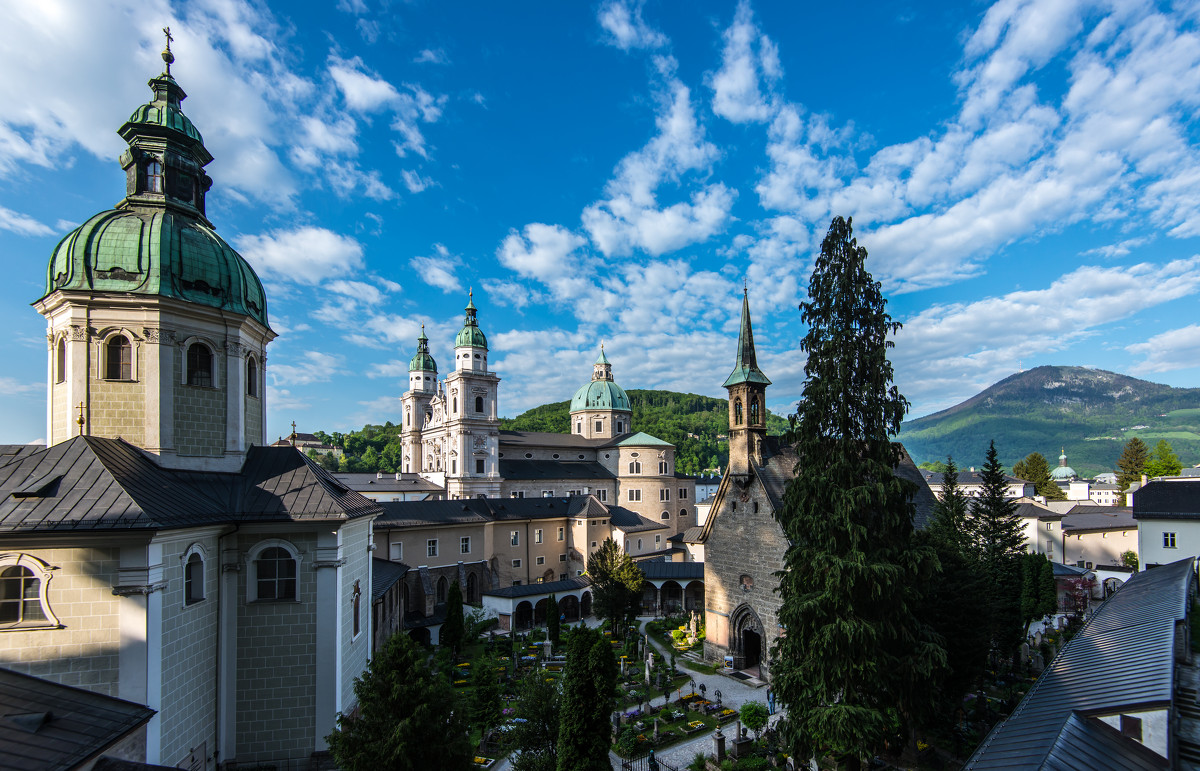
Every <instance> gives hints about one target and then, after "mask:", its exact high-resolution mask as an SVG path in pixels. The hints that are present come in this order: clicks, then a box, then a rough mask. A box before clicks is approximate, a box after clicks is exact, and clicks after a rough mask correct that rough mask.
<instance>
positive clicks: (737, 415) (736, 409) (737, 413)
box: [733, 399, 742, 426]
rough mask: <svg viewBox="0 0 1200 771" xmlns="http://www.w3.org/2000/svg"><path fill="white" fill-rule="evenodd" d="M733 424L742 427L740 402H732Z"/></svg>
mask: <svg viewBox="0 0 1200 771" xmlns="http://www.w3.org/2000/svg"><path fill="white" fill-rule="evenodd" d="M733 424H734V425H735V426H740V425H742V400H741V399H734V400H733Z"/></svg>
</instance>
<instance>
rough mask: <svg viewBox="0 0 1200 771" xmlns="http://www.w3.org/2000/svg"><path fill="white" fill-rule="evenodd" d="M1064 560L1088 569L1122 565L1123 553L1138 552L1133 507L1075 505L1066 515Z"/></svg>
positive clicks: (1064, 518) (1063, 536)
mask: <svg viewBox="0 0 1200 771" xmlns="http://www.w3.org/2000/svg"><path fill="white" fill-rule="evenodd" d="M1062 539H1063V548H1062V554H1063V562H1065V563H1066V564H1068V565H1075V566H1076V567H1081V568H1087V569H1088V570H1093V569H1096V570H1098V569H1101V568H1111V567H1116V566H1122V565H1123V564H1124V563H1123V561H1122V555H1124V554H1126V553H1127V552H1132V553H1133V554H1134V556H1137V555H1138V523H1137V520H1136V519H1134V517H1133V510H1132V509H1130V508H1128V507H1117V506H1086V505H1079V506H1075V507H1074V508H1072V509H1071V510H1070V511H1069V512H1067V513H1066V514H1065V515H1063V518H1062Z"/></svg>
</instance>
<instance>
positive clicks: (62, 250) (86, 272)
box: [46, 209, 269, 326]
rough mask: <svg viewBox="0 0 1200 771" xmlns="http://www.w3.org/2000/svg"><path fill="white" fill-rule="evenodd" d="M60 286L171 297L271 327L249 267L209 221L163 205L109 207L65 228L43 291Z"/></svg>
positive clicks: (259, 286) (263, 295)
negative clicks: (140, 208) (151, 207)
mask: <svg viewBox="0 0 1200 771" xmlns="http://www.w3.org/2000/svg"><path fill="white" fill-rule="evenodd" d="M58 290H64V291H73V290H74V291H85V292H90V291H94V292H120V293H124V294H141V295H157V296H159V297H171V298H174V299H177V300H184V301H186V302H193V303H197V304H199V305H207V306H210V307H212V308H220V309H222V310H227V311H233V312H235V313H241V314H244V315H246V316H250V317H251V318H253V319H255V320H256V321H258V322H259V323H261V324H262V325H263V326H269V325H268V324H267V296H266V293H265V292H263V286H262V282H260V281H259V280H258V276H257V275H255V273H254V270H253V269H251V267H250V265H249V264H248V263H247V262H246V261H245V260H244V259H243V258H242V256H241V255H239V254H238V253H237V252H236V251H234V249H233V247H231V246H230V245H229V244H227V243H225V240H224V239H222V238H221V237H220V236H219V235H217V234H216V232H215V231H213V230H212V229H211V228H210V227H208V226H206V225H205V224H203V223H202V222H200V221H199V220H197V219H195V218H193V217H187V216H183V215H180V214H177V213H175V212H173V211H171V210H169V209H167V210H158V211H137V210H134V209H110V210H108V211H104V212H101V213H99V214H97V215H95V216H93V217H92V218H91V219H89V220H88V221H87V222H85V223H83V224H82V225H80V226H79V227H77V228H75V230H73V231H71V232H70V233H68V234H67V236H66V238H64V239H63V240H62V241H60V242H59V244H58V246H57V247H55V249H54V254H53V255H52V256H51V257H50V267H49V269H48V270H47V275H46V294H47V295H49V294H50V293H51V292H55V291H58Z"/></svg>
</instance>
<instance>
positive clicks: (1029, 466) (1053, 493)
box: [1013, 452, 1067, 501]
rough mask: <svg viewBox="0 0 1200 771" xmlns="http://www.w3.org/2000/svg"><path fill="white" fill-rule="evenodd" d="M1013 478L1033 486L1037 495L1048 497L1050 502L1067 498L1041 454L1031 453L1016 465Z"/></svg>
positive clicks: (1014, 465)
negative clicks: (1052, 476)
mask: <svg viewBox="0 0 1200 771" xmlns="http://www.w3.org/2000/svg"><path fill="white" fill-rule="evenodd" d="M1013 476H1015V477H1017V478H1018V479H1024V480H1025V481H1026V482H1030V483H1031V484H1033V487H1034V489H1035V490H1036V491H1037V494H1038V495H1044V496H1046V500H1048V501H1063V500H1066V498H1067V496H1066V494H1065V493H1063V491H1062V488H1061V487H1059V486H1058V485H1056V484H1054V479H1053V478H1051V476H1050V464H1049V463H1047V462H1046V456H1044V455H1042V454H1041V453H1040V452H1031V453H1029V454H1028V455H1026V456H1025V457H1024V458H1023V459H1021V460H1019V461H1017V462H1016V463H1014V464H1013Z"/></svg>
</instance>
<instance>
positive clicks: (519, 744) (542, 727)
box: [509, 672, 562, 771]
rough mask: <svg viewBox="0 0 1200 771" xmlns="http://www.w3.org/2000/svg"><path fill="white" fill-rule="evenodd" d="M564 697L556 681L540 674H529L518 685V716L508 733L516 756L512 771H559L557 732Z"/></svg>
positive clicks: (513, 759) (513, 760)
mask: <svg viewBox="0 0 1200 771" xmlns="http://www.w3.org/2000/svg"><path fill="white" fill-rule="evenodd" d="M561 707H562V705H561V697H560V695H559V691H558V688H557V686H556V684H555V683H553V682H550V683H548V682H546V678H544V677H542V676H541V674H540V673H538V672H533V673H530V674H529V675H527V676H526V677H525V678H524V679H522V680H521V682H520V683H519V684H518V685H517V702H516V711H517V717H519V718H521V719H522V720H524V721H525V722H524V723H514V724H513V730H512V732H511V733H510V734H509V738H510V739H511V741H512V746H513V749H514V750H515V752H516V754H515V755H514V756H513V758H512V767H513V771H558V732H559V716H560V713H561Z"/></svg>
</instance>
